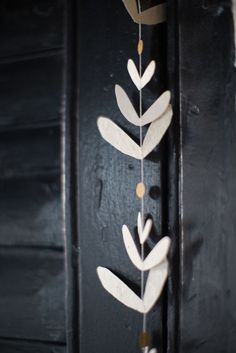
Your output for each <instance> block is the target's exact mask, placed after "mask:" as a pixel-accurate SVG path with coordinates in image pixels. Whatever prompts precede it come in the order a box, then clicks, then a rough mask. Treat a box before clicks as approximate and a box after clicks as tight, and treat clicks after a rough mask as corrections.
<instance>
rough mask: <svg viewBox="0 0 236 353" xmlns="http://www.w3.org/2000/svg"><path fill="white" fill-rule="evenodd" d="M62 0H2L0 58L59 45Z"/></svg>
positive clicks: (60, 44)
mask: <svg viewBox="0 0 236 353" xmlns="http://www.w3.org/2000/svg"><path fill="white" fill-rule="evenodd" d="M63 5H64V1H63V0H46V1H40V0H36V1H32V0H21V1H20V2H19V1H17V0H2V1H1V4H0V42H1V48H0V57H10V56H11V57H12V56H16V55H23V54H26V53H34V52H38V51H47V50H52V49H54V48H60V47H62V46H63V15H64V13H63Z"/></svg>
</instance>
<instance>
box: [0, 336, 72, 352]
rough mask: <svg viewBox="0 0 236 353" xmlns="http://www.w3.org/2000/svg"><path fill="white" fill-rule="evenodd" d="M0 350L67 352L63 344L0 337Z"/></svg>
mask: <svg viewBox="0 0 236 353" xmlns="http://www.w3.org/2000/svg"><path fill="white" fill-rule="evenodd" d="M0 350H1V352H4V353H67V351H66V346H65V345H56V344H51V343H39V342H30V341H28V342H22V341H20V340H19V341H17V340H15V341H14V340H1V339H0Z"/></svg>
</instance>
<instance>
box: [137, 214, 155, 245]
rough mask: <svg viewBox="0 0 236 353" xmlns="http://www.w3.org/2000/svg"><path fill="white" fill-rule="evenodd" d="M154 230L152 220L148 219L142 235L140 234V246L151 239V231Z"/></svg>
mask: <svg viewBox="0 0 236 353" xmlns="http://www.w3.org/2000/svg"><path fill="white" fill-rule="evenodd" d="M151 229H152V220H151V219H147V221H146V223H145V225H144V227H143V229H142V231H141V233H139V241H140V244H143V243H144V242H145V241H146V240H147V238H148V237H149V234H150V231H151Z"/></svg>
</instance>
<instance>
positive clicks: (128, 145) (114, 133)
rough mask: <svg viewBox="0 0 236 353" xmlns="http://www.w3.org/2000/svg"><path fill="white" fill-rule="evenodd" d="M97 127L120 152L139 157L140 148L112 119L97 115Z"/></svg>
mask: <svg viewBox="0 0 236 353" xmlns="http://www.w3.org/2000/svg"><path fill="white" fill-rule="evenodd" d="M97 125H98V129H99V131H100V133H101V135H102V137H103V138H104V140H106V141H107V142H109V143H110V144H111V145H112V146H113V147H115V148H116V149H117V150H119V151H120V152H122V153H124V154H127V155H128V156H131V157H134V158H136V159H141V158H142V157H141V148H140V146H138V145H137V143H136V142H134V141H133V140H132V139H131V138H130V137H129V136H128V135H127V134H126V133H125V132H124V131H123V130H122V129H121V128H120V127H119V126H118V125H116V124H115V123H113V121H112V120H110V119H108V118H105V117H99V118H98V121H97Z"/></svg>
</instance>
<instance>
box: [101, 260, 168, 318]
mask: <svg viewBox="0 0 236 353" xmlns="http://www.w3.org/2000/svg"><path fill="white" fill-rule="evenodd" d="M97 273H98V277H99V279H100V281H101V283H102V286H103V288H104V289H106V291H107V292H108V293H110V294H111V295H112V296H113V297H114V298H115V299H117V300H118V301H120V302H121V303H122V304H124V305H126V306H127V307H129V308H131V309H134V310H136V311H138V312H140V313H143V314H144V313H148V312H149V311H150V310H151V308H152V307H153V306H154V304H155V303H156V301H157V300H158V298H159V297H160V295H161V292H162V289H163V287H164V284H165V281H166V278H167V274H168V261H167V260H166V261H164V262H162V263H161V264H160V265H158V266H156V267H154V268H153V269H151V270H150V272H149V275H148V278H147V283H146V287H145V292H144V298H143V300H142V299H141V298H139V297H138V296H137V295H136V294H135V293H134V292H133V291H132V290H131V289H130V288H129V287H128V286H127V285H126V284H125V283H124V282H122V281H121V280H120V279H119V278H118V277H117V276H116V275H114V274H113V273H112V272H111V271H110V270H108V269H107V268H105V267H98V268H97Z"/></svg>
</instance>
